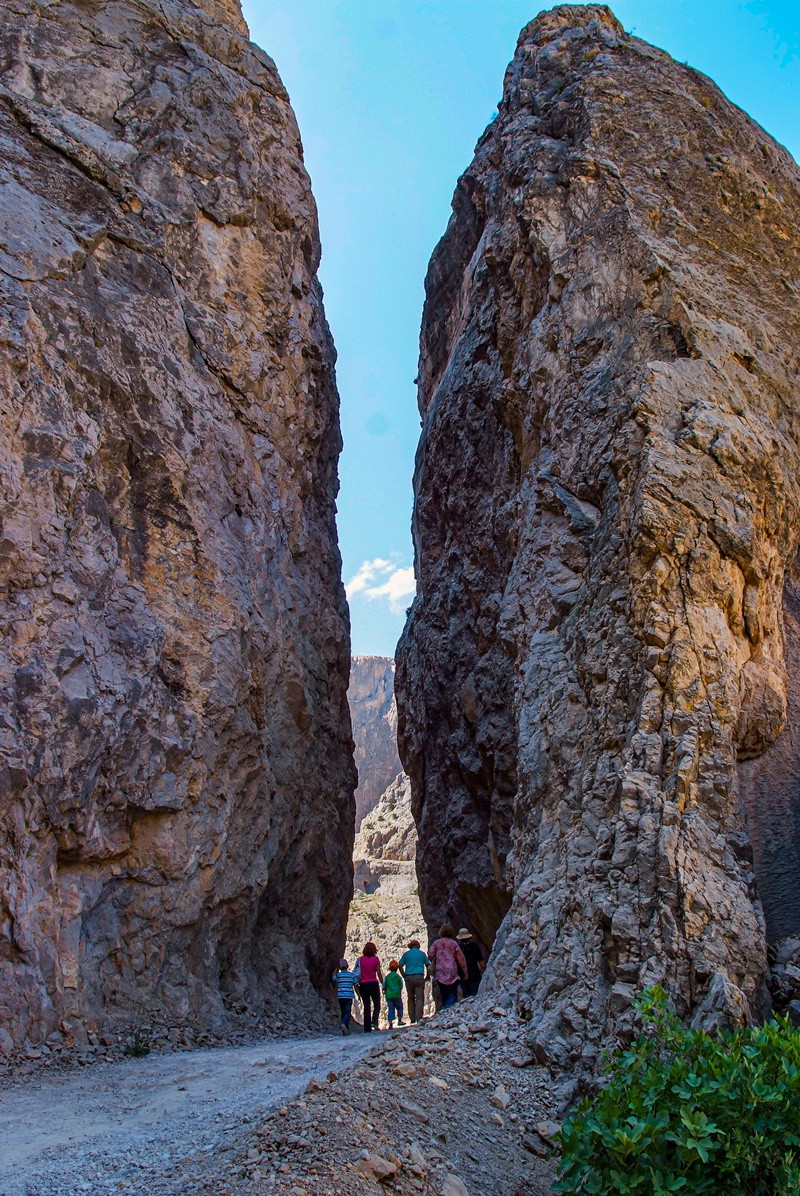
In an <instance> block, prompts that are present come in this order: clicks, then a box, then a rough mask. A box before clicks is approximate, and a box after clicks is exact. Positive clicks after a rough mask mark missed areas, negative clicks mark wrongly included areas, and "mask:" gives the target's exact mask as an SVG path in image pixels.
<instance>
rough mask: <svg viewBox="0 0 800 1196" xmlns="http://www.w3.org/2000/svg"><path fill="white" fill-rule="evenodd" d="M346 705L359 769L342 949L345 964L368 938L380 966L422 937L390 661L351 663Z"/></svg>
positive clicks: (379, 658)
mask: <svg viewBox="0 0 800 1196" xmlns="http://www.w3.org/2000/svg"><path fill="white" fill-rule="evenodd" d="M349 700H350V714H351V717H352V720H353V737H354V739H355V742H356V752H355V757H356V764H357V765H358V789H357V790H356V818H357V824H358V830H357V833H356V837H355V843H354V846H353V870H354V878H353V879H354V889H355V892H354V896H353V902H352V905H351V906H350V917H349V921H348V924H347V948H346V950H347V956H348V958H349V959H350V960H351V961H352V959H353V958H358V956H359V955H360V954H361V950H362V948H363V946H364V943H365V942H367V941H368V940H369V939H372V940H374V941H375V942H376V943H377V944H378V950H379V954H380V955H381V957H382V958H383V959H384V962H386V961H388V960H389V959H391V958H392V957H393V956H395V957H399V955H402V953H403V951H404V950H405V949H406V947H407V946H408V942H409V939H412V938H417V939H419V941H420V942H423V940H424V939H425V938H426V932H425V923H424V922H423V919H422V910H421V909H420V904H419V894H418V891H417V875H416V853H417V831H416V827H415V825H414V818H413V816H412V814H411V782H410V781H409V779H408V777H407V776H406V775H405V773H404V772H403V769H402V765H401V763H400V758H399V756H398V754H397V738H396V728H397V708H396V706H395V700H394V661H393V660H390V659H388V658H387V657H383V656H354V657H353V661H352V667H351V671H350V689H349Z"/></svg>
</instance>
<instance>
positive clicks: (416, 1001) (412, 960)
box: [398, 939, 431, 1022]
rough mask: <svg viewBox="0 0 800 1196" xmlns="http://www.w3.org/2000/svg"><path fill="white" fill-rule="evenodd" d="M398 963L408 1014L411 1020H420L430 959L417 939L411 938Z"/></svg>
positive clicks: (428, 976) (429, 969) (423, 1006)
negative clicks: (404, 984)
mask: <svg viewBox="0 0 800 1196" xmlns="http://www.w3.org/2000/svg"><path fill="white" fill-rule="evenodd" d="M398 963H399V965H400V974H401V976H402V977H403V979H404V980H405V982H406V989H407V991H408V1015H409V1017H410V1018H411V1021H412V1022H421V1021H422V1011H423V1009H424V1008H425V981H426V980H430V978H431V961H430V960H429V959H428V957H427V955H426V954H425V952H424V951H421V950H420V946H419V940H418V939H412V940H411V942H410V943H409V944H408V950H407V951H404V952H403V954H402V955H401V956H400V959H399V961H398Z"/></svg>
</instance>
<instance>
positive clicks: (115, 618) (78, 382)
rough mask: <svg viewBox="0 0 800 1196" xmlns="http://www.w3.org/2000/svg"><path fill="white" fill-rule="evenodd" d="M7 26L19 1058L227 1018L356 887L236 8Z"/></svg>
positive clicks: (299, 174) (7, 429) (12, 956)
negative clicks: (37, 1046)
mask: <svg viewBox="0 0 800 1196" xmlns="http://www.w3.org/2000/svg"><path fill="white" fill-rule="evenodd" d="M0 9H2V22H1V28H0V145H2V153H1V154H0V182H1V184H2V185H0V288H1V289H2V294H1V296H0V304H1V305H2V307H1V310H2V316H1V317H0V319H1V320H2V329H0V380H1V381H0V400H1V401H2V411H3V420H2V440H1V441H0V454H1V456H0V470H1V471H2V480H3V485H2V507H0V516H1V517H2V535H1V536H0V582H1V583H2V648H0V682H1V684H2V714H1V715H0V718H1V720H2V732H1V733H0V734H1V738H0V785H1V786H2V788H1V790H0V802H1V803H2V805H1V808H2V818H0V1025H1V1026H2V1030H0V1037H2V1043H3V1045H5V1046H9V1045H11V1043H12V1042H13V1043H14V1044H21V1043H24V1041H25V1040H26V1039H28V1040H31V1041H37V1040H39V1039H41V1038H44V1037H47V1036H48V1035H50V1034H51V1033H52V1034H55V1035H56V1036H58V1035H59V1034H61V1033H66V1032H70V1031H71V1032H72V1033H73V1034H74V1035H75V1036H76V1037H78V1036H79V1035H80V1034H82V1033H84V1032H85V1031H86V1029H87V1027H88V1028H92V1027H95V1028H96V1027H98V1026H99V1025H110V1026H112V1027H113V1026H114V1025H115V1024H117V1023H119V1022H131V1021H136V1020H138V1019H147V1018H152V1017H157V1018H158V1019H159V1020H161V1019H163V1020H164V1021H165V1022H166V1024H167V1025H169V1024H175V1023H177V1022H184V1021H187V1020H191V1019H198V1020H206V1021H211V1022H215V1023H219V1022H220V1020H221V1019H224V1013H225V1004H226V1003H231V1002H238V1001H246V1002H248V1003H249V1004H251V1005H253V1006H255V1007H260V1008H263V1007H264V1005H265V1004H267V1005H268V1004H269V1002H270V1000H271V998H272V996H273V995H274V994H276V993H280V995H281V998H282V999H284V1000H285V997H286V992H287V989H288V991H289V992H290V994H291V996H293V997H295V998H296V999H298V1000H301V999H306V998H309V997H310V995H311V994H312V985H315V984H316V985H319V986H321V987H322V986H324V987H326V988H327V978H328V974H329V969H330V966H331V965H332V963H333V961H334V959H335V957H336V954H337V952H338V950H339V949H340V944H341V942H342V941H343V939H344V928H345V922H346V916H347V905H348V900H349V897H350V892H351V876H352V872H351V861H350V845H351V843H352V834H353V807H352V791H353V788H354V784H355V774H354V771H353V767H352V760H351V742H350V724H349V717H348V711H347V704H346V686H347V676H348V667H349V662H348V627H347V613H346V607H345V601H344V594H343V590H342V587H341V582H340V560H339V555H338V550H337V546H336V530H335V524H334V500H335V495H336V490H337V472H336V463H337V457H338V452H339V447H340V436H339V428H338V400H337V394H336V389H335V382H334V372H333V364H334V350H333V346H332V343H331V338H330V334H329V331H328V328H327V325H326V322H325V317H324V313H323V308H322V298H321V292H320V288H319V285H318V282H317V279H316V268H317V264H318V261H319V241H318V233H317V223H316V213H315V208H314V203H313V200H312V197H311V192H310V187H309V180H308V177H307V175H306V173H305V170H304V168H303V164H302V151H301V146H300V140H299V136H298V131H297V126H296V124H295V120H294V116H293V114H292V111H291V108H290V106H289V101H288V98H287V95H286V92H285V91H284V89H283V87H282V85H281V82H280V79H279V77H278V75H277V72H276V70H275V67H274V65H273V63H272V61H271V60H270V59H269V58H268V57H267V56H266V55H265V54H263V53H262V52H261V51H260V50H258V49H257V48H256V47H255V46H253V45H251V44H250V43H249V41H248V40H247V30H246V27H245V25H244V22H243V21H242V17H241V12H240V8H239V5H238V3H237V2H236V0H226V2H224V3H223V2H219V3H215V2H214V0H205V2H204V3H200V4H197V3H189V2H188V0H166V2H161V3H155V2H151V0H111V2H110V3H102V4H101V3H96V2H94V0H91V2H89V3H61V4H53V3H48V2H47V0H17V2H15V3H13V4H12V3H7V2H6V3H2V4H0ZM315 999H316V998H315Z"/></svg>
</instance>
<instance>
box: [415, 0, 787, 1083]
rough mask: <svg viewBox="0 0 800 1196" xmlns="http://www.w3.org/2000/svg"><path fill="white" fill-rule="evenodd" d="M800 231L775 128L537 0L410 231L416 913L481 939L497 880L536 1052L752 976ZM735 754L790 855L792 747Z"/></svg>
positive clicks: (741, 994) (577, 1044) (496, 970)
mask: <svg viewBox="0 0 800 1196" xmlns="http://www.w3.org/2000/svg"><path fill="white" fill-rule="evenodd" d="M798 228H800V172H798V168H797V166H796V165H795V163H794V162H793V161H792V160H791V158H790V157H789V155H788V154H787V153H786V152H785V151H784V150H783V149H782V148H781V147H780V146H778V145H776V144H775V142H774V141H772V140H771V139H770V138H769V137H768V136H767V134H766V133H764V131H763V130H762V129H760V128H759V127H758V126H757V125H756V124H754V123H753V122H752V121H751V120H750V119H749V118H748V117H747V116H745V115H744V114H743V113H742V112H741V111H740V110H738V109H737V108H735V107H734V106H733V105H732V104H730V103H729V102H728V101H727V100H726V99H725V97H724V96H723V95H722V94H721V93H720V92H719V91H718V89H717V88H716V87H715V86H714V84H713V83H711V82H710V81H709V80H708V79H706V78H705V77H703V76H702V75H699V74H697V73H696V72H694V71H692V70H690V69H689V68H687V67H685V66H681V65H679V64H677V63H675V62H673V61H672V60H671V59H670V58H669V57H668V56H667V55H666V54H664V53H662V52H661V51H659V50H656V49H653V48H652V47H650V46H648V45H646V44H644V43H643V42H641V41H639V40H637V39H636V38H633V37H629V36H627V35H626V34H625V33H624V32H623V30H622V28H621V26H620V25H619V24H618V22H617V21H616V20H615V19H614V17H613V16H612V14H611V13H610V12H609V10H608V9H606V8H603V7H599V6H585V7H584V6H570V7H567V6H564V7H560V8H556V9H554V10H553V11H552V12H549V13H545V14H542V15H541V16H540V17H538V18H537V19H536V20H535V21H533V22H532V23H531V24H530V25H529V26H527V27H526V28H525V29H524V30H523V32H522V34H521V36H520V40H519V44H518V47H517V51H516V54H515V56H514V60H513V62H512V63H511V66H510V67H509V70H508V72H507V74H506V79H505V86H504V93H503V100H502V104H501V106H500V110H499V113H498V115H497V117H496V119H495V120H494V121H493V123H492V124H491V125H490V126H489V128H488V129H487V131H486V133H485V134H484V136H483V138H482V140H481V141H480V143H479V145H478V148H477V151H476V156H475V159H474V161H473V163H472V165H471V166H470V167H469V169H468V170H467V172H466V173H465V174H464V176H463V177H462V178H461V180H460V181H459V184H458V187H457V190H456V194H455V199H454V203H453V216H452V219H451V221H450V224H449V226H448V229H447V232H446V234H445V236H444V238H443V240H442V242H441V243H440V245H439V246H438V248H437V249H436V251H435V253H434V256H433V259H432V261H431V265H430V270H429V273H428V278H427V283H426V305H425V313H424V318H423V329H422V341H421V361H420V408H421V412H422V418H423V429H422V439H421V444H420V448H419V453H418V459H417V461H418V464H417V471H416V477H415V515H414V536H415V542H416V553H417V567H418V574H419V577H418V586H419V589H418V594H419V596H418V598H417V599H416V601H415V603H414V607H413V608H412V613H411V616H410V619H409V623H408V625H407V628H406V631H405V633H404V636H403V639H402V641H401V644H400V646H399V649H398V671H397V693H398V703H399V737H400V747H401V757H402V759H403V762H404V764H405V767H406V769H407V771H408V773H409V774H410V776H411V780H412V795H413V806H414V813H415V817H416V819H417V824H418V830H419V837H420V843H419V876H420V887H421V897H422V903H423V912H424V913H425V916H426V919H427V921H428V923H429V925H430V924H432V923H435V922H436V921H437V920H438V919H439V918H440V917H441V916H443V915H444V914H447V915H449V916H451V917H453V918H455V919H456V920H457V921H461V920H462V918H463V919H464V920H467V921H469V922H471V924H472V926H473V927H474V929H475V930H476V931H478V933H479V935H480V937H481V938H482V939H483V940H484V943H486V939H487V937H488V936H491V937H494V932H495V930H496V928H497V923H498V922H499V920H500V915H501V914H502V912H503V908H504V905H507V904H508V902H509V900H510V901H511V908H510V910H509V912H508V914H507V915H506V917H505V918H504V920H503V922H502V925H501V927H500V930H499V933H498V934H497V937H496V939H495V942H494V955H493V960H492V964H491V967H490V973H489V976H488V985H487V987H488V988H489V989H491V988H492V987H494V989H495V992H498V991H499V990H505V991H506V993H507V999H508V1000H512V999H513V1001H514V1002H515V1004H516V1006H517V1009H518V1011H519V1012H520V1013H521V1014H522V1015H523V1016H524V1017H525V1018H527V1019H528V1021H529V1040H530V1043H531V1046H532V1047H533V1048H534V1050H535V1053H536V1054H537V1057H540V1058H550V1059H556V1060H558V1061H559V1062H567V1061H569V1060H577V1059H578V1058H579V1057H580V1056H581V1054H583V1056H584V1057H585V1058H586V1059H591V1058H592V1057H593V1055H594V1054H595V1053H596V1051H597V1049H598V1047H599V1044H600V1042H601V1041H602V1039H603V1038H605V1037H606V1036H607V1035H608V1034H609V1033H613V1032H614V1031H615V1030H616V1029H619V1028H620V1026H621V1025H624V1024H625V1022H626V1019H627V1017H628V1012H627V1011H628V1009H629V1005H630V1001H631V998H632V996H633V995H634V994H635V993H636V992H637V991H638V989H639V988H640V987H642V986H643V985H645V984H648V983H652V982H654V981H660V982H662V983H664V984H665V985H666V986H667V987H668V988H669V989H670V990H671V992H672V993H673V995H674V998H675V1000H676V1003H677V1006H678V1008H679V1010H680V1012H681V1013H682V1014H683V1015H685V1016H691V1017H692V1018H693V1019H694V1020H695V1022H696V1024H706V1025H714V1024H720V1023H721V1022H724V1021H731V1020H736V1019H738V1018H741V1017H744V1018H753V1017H756V1016H758V1015H759V1014H760V1013H761V1012H762V1011H763V1010H764V1009H765V1007H766V1004H767V999H768V998H767V991H766V980H767V953H766V930H765V921H764V915H763V911H762V905H761V902H760V900H759V899H758V896H757V891H756V877H755V874H754V871H753V865H752V862H751V857H752V850H751V845H750V841H749V839H748V826H746V825H745V822H744V821H743V818H742V814H741V806H740V796H741V794H740V787H739V781H738V776H737V762H738V765H739V766H741V762H742V761H747V760H753V761H756V758H757V757H762V758H763V760H768V759H769V754H768V755H767V756H766V757H764V753H765V752H767V751H768V749H769V747H770V745H771V744H773V743H774V742H775V740H776V738H777V737H778V736H779V735H780V733H781V730H782V728H783V727H784V725H785V721H786V709H787V700H786V690H787V670H786V663H785V658H784V631H783V618H782V593H783V591H784V578H785V575H786V570H787V568H788V567H789V565H790V564H791V562H792V561H793V559H794V554H795V552H796V550H797V540H798V531H800V509H799V505H798V504H799V500H800V486H799V485H798V477H800V470H799V469H798V466H800V460H799V459H798V447H799V441H800V420H799V419H798V411H800V390H799V387H798V366H799V364H800V358H798V344H799V343H800V288H798V277H800V254H799V252H798V250H799V248H800V238H799V237H798ZM788 592H791V589H790V590H789V591H788ZM789 609H790V614H792V617H794V616H793V613H792V610H791V602H790V605H789ZM791 642H792V640H791V635H790V644H791ZM789 663H790V670H791V671H792V674H793V675H794V671H795V669H794V655H793V650H790V653H789ZM793 684H795V682H794V681H793ZM781 742H782V741H781V740H778V746H776V747H775V748H773V749H772V751H773V752H775V751H777V750H779V745H780V744H781ZM787 751H789V753H790V755H791V750H790V749H788V748H787ZM781 759H782V758H781ZM792 759H794V757H793V756H792ZM758 763H760V761H756V764H745V765H744V771H745V774H746V776H748V777H749V778H750V779H749V780H748V781H747V782H746V783H745V787H744V789H745V792H750V793H751V795H754V796H753V797H752V800H750V801H748V802H747V803H746V805H747V807H748V811H749V824H748V825H749V832H750V835H751V837H752V841H753V844H756V845H758V844H759V843H760V842H763V841H766V839H767V838H768V834H767V830H765V827H767V828H768V827H770V826H772V827H774V826H776V825H778V824H779V825H780V836H781V840H782V846H780V847H779V849H778V854H780V853H781V852H783V853H785V859H784V861H783V863H781V865H780V867H779V868H777V869H775V868H773V869H772V872H773V876H775V874H776V872H777V871H780V872H782V873H783V872H785V873H786V875H787V876H788V873H789V872H790V871H791V868H790V867H789V863H788V862H789V860H790V859H794V858H796V855H795V854H794V853H796V851H797V831H796V829H795V828H796V823H795V827H792V826H791V824H790V822H789V820H788V811H789V808H790V807H791V808H792V809H794V807H795V805H796V800H797V799H796V796H795V787H794V772H793V771H792V770H791V769H790V775H787V776H786V777H785V778H784V785H783V788H782V790H781V792H780V793H779V794H778V795H777V797H775V796H774V795H772V794H771V793H770V792H769V791H770V786H769V784H768V782H767V783H762V788H761V789H760V790H759V789H758V787H757V786H758V781H757V777H758V775H759V774H758V768H757V767H756V765H757V764H758ZM782 767H783V765H782V763H781V760H780V759H779V760H778V761H776V765H775V768H776V769H777V771H781V770H782ZM792 767H793V769H796V765H793V766H792ZM753 770H755V772H754V771H753ZM762 775H763V774H762ZM754 778H755V779H754ZM773 801H775V805H774V808H773V809H770V807H771V806H772V804H773ZM759 828H760V829H759ZM768 854H769V853H768V851H766V850H765V849H762V848H761V847H758V848H757V851H756V868H757V870H758V869H761V870H762V871H763V872H764V880H763V887H764V892H765V899H767V906H768V910H770V909H771V910H772V912H771V913H770V918H775V919H778V920H780V919H784V920H785V922H781V927H782V931H781V933H784V934H785V933H786V928H787V927H789V926H790V924H791V925H792V926H793V925H795V924H796V923H795V921H794V919H795V918H796V908H797V907H796V898H795V897H794V887H795V885H796V874H795V875H794V876H793V877H791V878H790V883H789V882H788V881H787V882H786V887H785V889H784V890H782V889H781V884H783V883H784V881H780V882H778V881H776V880H773V879H770V876H769V871H770V867H768V866H766V865H765V863H764V861H765V860H766V859H767V857H768ZM769 893H772V894H773V896H771V897H767V894H769ZM791 901H794V902H795V905H794V910H793V911H792V912H791V914H790V913H789V912H787V908H786V903H787V902H791Z"/></svg>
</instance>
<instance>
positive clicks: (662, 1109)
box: [555, 987, 800, 1196]
mask: <svg viewBox="0 0 800 1196" xmlns="http://www.w3.org/2000/svg"><path fill="white" fill-rule="evenodd" d="M636 1006H637V1008H638V1009H639V1011H640V1013H641V1015H642V1020H643V1023H644V1033H643V1034H642V1035H641V1036H640V1037H639V1038H637V1039H636V1041H635V1042H634V1043H633V1044H632V1045H631V1047H630V1048H629V1049H628V1050H624V1051H621V1052H619V1053H617V1054H616V1055H615V1056H613V1057H612V1058H611V1059H610V1061H609V1063H608V1064H607V1075H608V1078H607V1081H606V1083H605V1085H604V1087H603V1088H602V1089H601V1090H600V1091H599V1093H598V1094H597V1095H596V1096H595V1097H593V1098H590V1099H587V1100H585V1101H583V1102H582V1104H581V1105H580V1106H578V1108H577V1109H576V1110H575V1112H574V1113H573V1114H572V1115H571V1116H570V1117H569V1118H567V1119H566V1120H565V1122H564V1126H563V1129H562V1130H561V1134H560V1135H559V1137H560V1142H561V1151H562V1158H561V1166H560V1169H559V1183H557V1184H556V1187H555V1190H556V1191H557V1192H580V1193H591V1194H593V1196H594V1194H599V1193H602V1194H603V1196H611V1194H612V1193H634V1194H635V1196H667V1193H673V1192H678V1193H680V1194H681V1196H698V1194H700V1193H708V1194H709V1196H797V1194H798V1193H800V1031H798V1030H796V1029H794V1027H793V1026H792V1025H791V1023H790V1022H789V1020H788V1019H787V1018H779V1019H778V1020H776V1021H771V1022H768V1023H767V1024H766V1025H764V1026H757V1027H753V1028H748V1029H741V1030H737V1031H735V1032H734V1033H730V1034H721V1035H720V1036H719V1037H718V1038H712V1037H711V1036H710V1035H708V1034H706V1033H704V1032H703V1031H698V1030H686V1029H685V1028H684V1027H683V1026H682V1025H681V1023H680V1022H679V1021H678V1019H677V1017H676V1016H675V1014H674V1013H673V1012H672V1010H671V1009H670V1007H669V1004H668V1000H667V995H666V993H665V992H664V990H663V989H661V988H659V987H655V988H650V989H647V990H646V991H645V992H644V993H643V994H642V996H641V998H640V999H639V1000H638V1001H637V1002H636Z"/></svg>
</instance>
